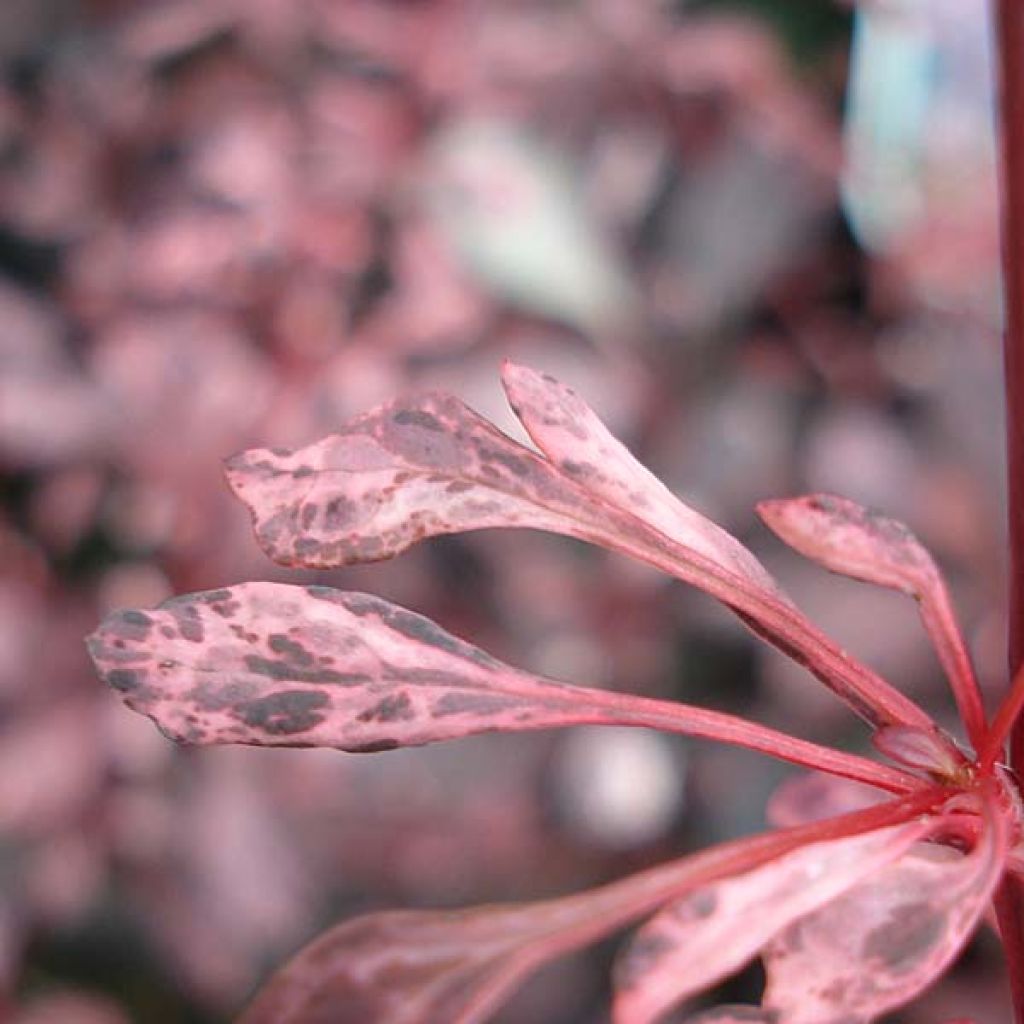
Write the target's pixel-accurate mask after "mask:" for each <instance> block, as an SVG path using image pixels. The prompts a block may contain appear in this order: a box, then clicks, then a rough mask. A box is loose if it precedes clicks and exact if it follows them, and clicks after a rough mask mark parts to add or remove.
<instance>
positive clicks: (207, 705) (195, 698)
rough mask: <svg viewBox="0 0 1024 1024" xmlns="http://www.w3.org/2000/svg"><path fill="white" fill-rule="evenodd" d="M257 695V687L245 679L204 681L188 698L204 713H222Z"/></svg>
mask: <svg viewBox="0 0 1024 1024" xmlns="http://www.w3.org/2000/svg"><path fill="white" fill-rule="evenodd" d="M256 693H257V687H256V686H255V685H254V684H253V683H250V682H248V681H246V680H244V679H241V680H237V679H234V680H233V679H228V680H226V681H222V682H217V683H214V682H210V681H209V680H203V681H202V682H200V683H199V684H198V685H196V686H195V687H194V688H193V689H192V690H191V691H190V692H189V694H188V697H189V699H190V700H191V701H192V702H193V703H194V704H195V706H196V707H197V708H201V709H202V710H203V711H220V710H222V709H223V708H229V707H231V706H232V705H233V704H237V703H239V701H243V700H249V699H250V698H251V697H253V696H254V695H255V694H256Z"/></svg>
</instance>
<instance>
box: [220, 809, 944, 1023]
mask: <svg viewBox="0 0 1024 1024" xmlns="http://www.w3.org/2000/svg"><path fill="white" fill-rule="evenodd" d="M924 806H925V804H924V803H923V802H922V797H921V796H920V795H917V796H914V797H908V798H904V799H901V800H896V801H891V802H890V803H888V804H886V805H884V806H882V807H878V808H872V809H870V810H869V811H866V812H858V813H855V814H851V815H846V816H845V817H843V818H840V819H836V820H835V821H832V822H829V823H827V824H819V825H814V826H807V827H802V828H796V829H789V830H785V831H780V832H773V833H768V834H765V835H757V836H751V837H748V838H745V839H739V840H735V841H733V842H730V843H724V844H722V845H720V846H717V847H715V848H713V849H711V850H705V851H703V852H701V853H698V854H696V855H694V856H691V857H685V858H683V859H681V860H677V861H673V862H671V863H668V864H664V865H661V866H659V867H656V868H652V869H650V870H648V871H645V872H642V873H640V874H636V875H633V876H631V877H629V878H626V879H623V880H622V881H619V882H614V883H612V884H611V885H606V886H603V887H602V888H599V889H594V890H591V891H589V892H584V893H579V894H576V895H573V896H568V897H564V898H561V899H554V900H546V901H543V902H539V903H526V904H518V905H495V906H489V907H478V908H474V909H470V910H462V911H387V912H383V913H378V914H369V915H366V916H363V917H359V918H355V919H354V920H352V921H347V922H345V923H343V924H340V925H338V926H337V927H335V928H332V929H330V930H329V931H327V932H325V933H324V934H323V935H322V936H320V937H319V938H317V939H315V940H314V941H313V942H312V943H311V944H310V945H308V946H306V947H305V948H304V949H303V950H301V951H300V952H299V953H298V954H297V955H296V956H295V957H294V958H293V959H292V960H291V961H289V962H288V963H287V964H285V965H284V966H283V967H282V968H280V969H279V970H278V971H277V972H276V973H275V974H274V975H273V976H272V977H271V978H270V980H269V981H268V982H267V983H266V985H265V986H264V987H263V988H262V989H261V990H260V992H259V993H258V994H257V996H256V999H255V1000H254V1002H253V1003H252V1004H251V1006H250V1007H249V1008H248V1009H247V1010H246V1011H245V1012H244V1013H243V1014H242V1015H241V1017H240V1018H239V1019H238V1021H237V1024H477V1022H480V1021H482V1020H484V1019H485V1018H486V1016H487V1014H488V1013H490V1012H491V1011H492V1010H493V1009H494V1008H495V1007H496V1006H497V1005H498V1004H499V1003H500V1002H501V1001H502V1000H503V999H504V998H505V997H506V996H507V995H508V994H509V992H510V991H511V990H512V988H513V987H514V986H515V985H518V984H519V983H521V982H522V980H523V979H524V978H525V977H526V976H527V975H528V974H529V973H530V972H531V971H533V970H534V969H535V968H537V967H538V966H539V965H540V964H542V963H545V962H547V961H549V960H552V959H554V958H555V957H558V956H562V955H565V954H566V953H569V952H570V951H572V950H574V949H577V948H580V947H581V946H584V945H586V944H587V943H590V942H593V941H596V940H597V939H598V938H600V937H601V936H602V935H605V934H607V933H609V932H611V931H614V930H616V929H618V928H621V927H624V926H625V925H627V924H629V923H630V922H631V921H633V920H635V919H636V918H638V917H641V916H643V915H644V914H646V913H650V911H652V910H654V909H655V908H657V907H658V906H660V905H662V904H663V903H664V902H665V901H667V900H671V899H674V898H677V897H679V896H680V895H681V894H683V893H684V892H686V891H688V890H690V889H693V888H696V887H698V886H701V885H703V884H705V883H707V882H709V881H713V880H714V879H716V878H722V877H724V876H727V875H729V874H731V873H735V872H739V871H745V870H749V869H750V868H753V867H756V866H757V865H759V864H763V863H765V862H766V861H769V860H771V859H772V858H773V857H778V856H782V855H785V854H787V853H789V852H790V851H792V850H794V849H797V848H799V847H800V846H801V844H803V843H805V842H812V841H814V840H815V839H817V838H821V837H822V835H828V836H830V837H832V838H838V837H841V836H844V835H853V834H856V833H858V832H864V831H866V830H870V829H873V828H880V827H885V826H887V825H890V824H893V823H894V822H899V821H905V820H907V819H908V818H910V817H913V816H914V815H915V814H916V813H919V811H920V810H921V809H922V808H923V807H924ZM823 830H824V831H823ZM755 1019H759V1018H755ZM723 1024H724V1022H723Z"/></svg>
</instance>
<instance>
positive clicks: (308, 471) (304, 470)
mask: <svg viewBox="0 0 1024 1024" xmlns="http://www.w3.org/2000/svg"><path fill="white" fill-rule="evenodd" d="M292 475H293V476H294V477H295V479H296V480H302V479H303V478H305V477H307V476H312V475H313V467H312V466H299V468H298V469H297V470H295V472H294V473H293V474H292Z"/></svg>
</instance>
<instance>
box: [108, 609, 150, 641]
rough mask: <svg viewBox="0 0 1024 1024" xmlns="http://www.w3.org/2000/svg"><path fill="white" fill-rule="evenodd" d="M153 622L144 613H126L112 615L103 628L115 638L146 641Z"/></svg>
mask: <svg viewBox="0 0 1024 1024" xmlns="http://www.w3.org/2000/svg"><path fill="white" fill-rule="evenodd" d="M152 622H153V620H152V619H151V618H150V617H149V616H148V615H146V614H144V613H143V612H135V611H125V612H117V613H115V614H114V615H111V616H110V617H109V618H108V619H107V621H106V622H105V623H104V625H103V628H104V630H105V631H106V632H108V633H110V634H111V635H113V636H120V637H124V639H126V640H133V641H140V640H145V639H146V637H147V636H148V635H149V630H150V627H151V625H152Z"/></svg>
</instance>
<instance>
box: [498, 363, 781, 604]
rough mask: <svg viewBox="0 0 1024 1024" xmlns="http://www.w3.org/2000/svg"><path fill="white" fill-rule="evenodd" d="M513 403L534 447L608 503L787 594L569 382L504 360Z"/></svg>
mask: <svg viewBox="0 0 1024 1024" xmlns="http://www.w3.org/2000/svg"><path fill="white" fill-rule="evenodd" d="M502 380H503V383H504V385H505V391H506V392H507V394H508V399H509V404H510V405H511V406H512V409H513V411H514V412H515V414H516V416H518V417H519V419H520V420H521V421H522V423H523V426H525V427H526V429H527V431H528V433H529V435H530V437H531V438H533V440H534V442H536V444H537V447H539V448H540V449H541V451H543V452H544V454H545V455H547V457H548V458H549V459H550V460H551V463H552V464H554V465H555V466H557V467H558V468H559V469H560V470H561V471H562V472H563V473H565V474H566V475H568V476H570V477H571V478H572V479H574V480H576V481H577V482H578V483H580V484H582V485H583V486H584V487H585V488H586V489H587V490H588V491H589V492H591V493H593V494H597V495H599V496H600V497H602V498H604V499H605V500H606V501H608V502H609V503H610V504H612V505H614V506H616V507H618V508H622V509H629V510H631V511H632V513H633V514H634V515H635V516H636V517H637V518H639V519H642V520H643V521H644V522H645V523H648V524H649V525H650V526H653V527H654V528H655V529H656V530H658V531H659V532H661V533H662V534H664V535H665V536H666V537H669V538H671V539H672V540H673V541H675V542H676V543H678V544H680V545H681V546H683V547H686V548H689V549H691V550H693V551H695V552H697V553H699V554H701V555H703V556H704V557H705V558H707V559H708V560H709V561H711V562H713V563H716V564H718V565H720V566H722V567H723V568H727V569H729V570H731V571H732V572H734V573H735V574H736V575H737V576H740V577H744V578H746V579H748V580H749V581H750V582H752V583H755V584H757V585H758V586H760V587H763V588H764V589H765V590H767V591H769V592H771V593H774V594H775V595H777V596H778V598H779V599H780V600H782V601H786V602H787V603H788V600H789V599H788V598H786V597H785V595H783V594H782V592H781V591H780V590H779V589H778V586H777V584H776V583H775V581H774V580H773V579H772V577H771V576H770V575H769V573H768V571H767V570H766V569H765V568H764V566H763V565H761V563H760V562H759V561H758V560H757V559H756V558H755V557H754V556H753V555H752V554H751V553H750V551H748V550H747V549H746V548H745V547H744V546H743V545H742V544H740V543H739V541H737V540H736V538H735V537H733V536H732V535H731V534H729V533H727V532H726V531H725V530H723V529H722V528H721V527H720V526H718V525H717V524H716V523H713V522H712V521H711V520H710V519H707V518H706V517H705V516H702V515H701V514H700V513H699V512H696V511H695V510H694V509H692V508H690V507H689V506H687V505H684V504H683V503H682V502H681V501H680V500H679V499H678V498H677V497H676V496H675V495H674V494H673V493H672V492H671V491H670V490H669V489H668V488H667V487H666V486H665V485H664V484H663V483H662V482H661V481H660V480H659V479H658V478H657V477H656V476H655V475H654V474H653V473H651V471H650V470H649V469H647V468H646V467H644V466H642V465H641V464H640V463H639V462H638V461H637V460H636V458H635V457H634V456H633V455H632V453H631V452H630V451H629V450H628V449H627V448H626V446H625V445H624V444H622V442H621V441H619V440H617V439H616V438H615V437H613V436H612V434H611V432H610V431H609V430H608V428H607V427H606V426H605V425H604V424H603V423H602V422H601V421H600V420H599V419H598V417H597V415H596V414H595V413H594V411H593V410H592V409H591V408H590V406H588V405H587V403H586V402H584V401H583V399H582V398H580V397H579V395H577V394H576V393H575V392H574V391H572V390H571V389H570V388H567V387H565V385H563V384H561V383H559V382H558V381H557V380H555V379H554V378H552V377H549V376H547V375H545V374H541V373H538V372H537V371H536V370H531V369H530V368H528V367H526V366H519V365H517V364H515V363H512V362H506V363H505V366H504V368H503V373H502Z"/></svg>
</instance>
